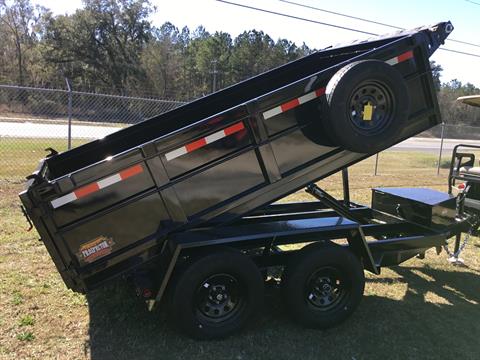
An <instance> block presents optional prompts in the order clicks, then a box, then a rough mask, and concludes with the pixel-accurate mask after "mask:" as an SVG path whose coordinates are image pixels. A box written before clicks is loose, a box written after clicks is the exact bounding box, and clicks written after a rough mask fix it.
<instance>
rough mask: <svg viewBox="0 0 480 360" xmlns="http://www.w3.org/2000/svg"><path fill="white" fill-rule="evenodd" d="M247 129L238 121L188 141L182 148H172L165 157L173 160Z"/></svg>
mask: <svg viewBox="0 0 480 360" xmlns="http://www.w3.org/2000/svg"><path fill="white" fill-rule="evenodd" d="M243 129H245V125H243V122H241V121H240V122H238V123H236V124H233V125H231V126H229V127H227V128H225V129H223V130H220V131H217V132H215V133H213V134H210V135H208V136H205V137H203V138H200V139H197V140H195V141H192V142H191V143H188V144H186V145H184V146H182V147H181V148H178V149H175V150H172V151H170V152H168V153H166V154H165V157H166V158H167V161H171V160H173V159H176V158H178V157H180V156H182V155H185V154H188V153H191V152H192V151H195V150H197V149H200V148H202V147H204V146H205V145H208V144H211V143H213V142H215V141H218V140H220V139H223V138H225V137H227V136H230V135H232V134H235V133H237V132H239V131H242V130H243Z"/></svg>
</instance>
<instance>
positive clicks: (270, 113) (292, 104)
mask: <svg viewBox="0 0 480 360" xmlns="http://www.w3.org/2000/svg"><path fill="white" fill-rule="evenodd" d="M412 58H413V51H412V50H409V51H406V52H404V53H403V54H400V55H398V56H395V57H394V58H391V59H390V60H387V61H385V62H386V63H387V64H388V65H396V64H399V63H401V62H403V61H406V60H409V59H412ZM323 94H325V88H320V89H317V90H315V91H312V92H309V93H308V94H305V95H302V96H300V97H299V98H296V99H293V100H290V101H287V102H286V103H283V104H281V105H280V106H276V107H274V108H272V109H270V110H267V111H265V112H264V113H263V118H264V119H265V120H267V119H270V118H272V117H274V116H277V115H278V114H281V113H284V112H286V111H288V110H291V109H294V108H296V107H297V106H299V105H302V104H305V103H306V102H308V101H312V100H313V99H316V98H317V97H319V96H322V95H323Z"/></svg>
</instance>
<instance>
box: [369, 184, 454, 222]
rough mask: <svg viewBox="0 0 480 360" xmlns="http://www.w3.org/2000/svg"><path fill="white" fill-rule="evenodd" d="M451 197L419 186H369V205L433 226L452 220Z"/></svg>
mask: <svg viewBox="0 0 480 360" xmlns="http://www.w3.org/2000/svg"><path fill="white" fill-rule="evenodd" d="M455 199H456V198H455V196H453V195H449V194H446V193H443V192H440V191H436V190H432V189H423V188H375V189H372V208H373V209H375V210H378V211H382V212H386V213H388V214H391V215H394V216H398V217H400V218H402V219H405V220H407V221H411V222H414V223H417V224H419V225H423V226H427V227H431V228H436V227H444V226H445V225H450V224H452V223H453V222H454V221H455V213H456V210H455V206H456V200H455Z"/></svg>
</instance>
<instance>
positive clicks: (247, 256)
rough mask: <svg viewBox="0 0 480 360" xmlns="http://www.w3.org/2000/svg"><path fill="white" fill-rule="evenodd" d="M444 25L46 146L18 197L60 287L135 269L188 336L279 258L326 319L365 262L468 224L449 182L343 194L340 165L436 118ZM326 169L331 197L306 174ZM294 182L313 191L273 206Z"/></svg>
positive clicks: (309, 310) (360, 282) (413, 250)
mask: <svg viewBox="0 0 480 360" xmlns="http://www.w3.org/2000/svg"><path fill="white" fill-rule="evenodd" d="M452 30H453V27H452V25H451V24H450V23H449V22H443V23H439V24H436V25H434V26H430V27H424V28H418V29H414V30H411V31H404V32H399V33H395V34H390V35H387V36H383V37H377V38H374V39H370V40H368V41H361V42H354V43H352V44H349V45H344V46H336V47H332V48H329V49H326V50H323V51H319V52H316V53H314V54H312V55H309V56H306V57H304V58H302V59H299V60H297V61H293V62H291V63H288V64H286V65H284V66H281V67H279V68H276V69H274V70H271V71H269V72H266V73H264V74H261V75H259V76H256V77H254V78H251V79H249V80H246V81H244V82H241V83H239V84H236V85H234V86H231V87H229V88H226V89H224V90H221V91H219V92H216V93H214V94H211V95H209V96H205V97H203V98H201V99H198V100H196V101H193V102H191V103H188V104H186V105H184V106H182V107H179V108H177V109H175V110H172V111H170V112H167V113H164V114H161V115H159V116H157V117H154V118H152V119H149V120H147V121H144V122H142V123H140V124H137V125H134V126H131V127H128V128H126V129H122V130H120V131H118V132H116V133H114V134H111V135H109V136H107V137H105V138H103V139H100V140H96V141H93V142H90V143H88V144H85V145H82V146H80V147H77V148H75V149H73V150H69V151H66V152H64V153H61V154H58V153H56V152H55V151H54V150H52V149H51V150H50V154H49V155H48V156H47V157H46V158H45V159H43V160H42V161H41V162H40V164H39V167H38V168H37V170H36V171H35V172H34V173H33V174H31V175H30V176H28V182H27V188H26V190H25V191H24V192H22V193H21V194H20V198H21V201H22V203H23V206H24V211H25V214H26V216H27V219H31V221H32V222H33V225H34V226H35V227H36V229H37V231H38V233H39V234H40V236H41V239H42V240H43V242H44V244H45V246H46V247H47V249H48V251H49V253H50V255H51V257H52V259H53V261H54V262H55V265H56V266H57V268H58V271H59V272H60V274H61V276H62V277H63V280H64V281H65V283H66V285H67V286H68V287H69V288H71V289H73V290H74V291H78V292H83V293H84V292H88V291H90V290H92V289H94V288H96V287H98V286H101V285H102V284H103V283H105V282H106V281H108V280H110V279H112V278H114V277H116V276H118V275H120V274H133V275H134V277H135V279H136V280H137V283H138V284H140V285H139V287H140V288H141V294H142V295H143V296H144V297H145V298H146V300H147V303H148V305H149V307H150V308H151V309H152V308H153V307H154V305H155V304H156V303H158V302H159V301H160V300H161V299H163V300H164V301H168V305H167V306H169V308H168V313H169V315H171V316H170V317H171V318H172V319H174V320H173V322H174V323H175V324H176V325H178V326H179V327H180V328H181V329H182V330H184V331H185V332H187V333H188V334H190V335H191V336H194V337H197V338H217V337H222V336H226V335H228V334H230V333H232V332H234V331H236V330H238V329H239V328H241V327H242V326H243V325H245V323H246V322H247V320H248V319H250V318H251V317H252V316H253V315H254V313H255V312H256V311H257V310H258V309H259V308H260V304H261V303H262V298H263V287H264V279H265V277H266V276H268V270H269V269H272V268H278V267H280V268H281V269H283V275H282V288H283V289H284V294H285V301H286V302H287V303H288V304H289V306H288V308H289V309H291V311H292V313H293V315H294V317H295V318H296V319H297V320H299V321H300V322H302V323H305V324H307V325H309V326H315V327H320V328H322V327H329V326H333V325H335V324H336V323H338V322H340V321H342V320H343V319H345V318H347V317H348V315H349V314H351V312H353V310H354V309H355V308H356V306H357V304H358V303H359V301H360V298H361V297H362V294H363V288H364V275H363V270H364V269H366V270H369V271H371V272H374V273H379V271H380V268H381V267H382V266H388V265H393V264H399V263H401V262H402V261H404V260H407V259H409V258H411V257H413V256H416V255H419V254H423V253H424V252H425V250H427V249H429V248H431V247H440V246H441V245H444V244H445V243H446V240H447V239H449V238H450V237H452V236H455V235H456V234H460V233H461V232H462V231H467V230H468V229H469V227H470V225H471V223H472V222H473V220H472V217H471V216H469V215H468V214H465V213H462V214H457V212H458V211H457V205H456V198H455V197H454V196H453V195H449V194H443V193H438V192H434V191H431V190H428V189H424V190H416V191H413V190H408V189H407V190H406V189H374V190H373V201H372V206H371V207H366V206H361V205H358V204H354V203H353V202H351V201H350V200H349V193H348V176H347V171H346V169H347V168H348V167H349V166H350V165H352V164H355V163H357V162H359V161H361V160H363V159H365V158H367V157H368V156H370V155H371V154H374V153H376V152H379V151H381V150H384V149H386V148H388V147H390V146H391V145H393V144H395V143H398V142H400V141H402V140H405V139H407V138H409V137H411V136H413V135H416V134H418V133H420V132H422V131H424V130H426V129H428V128H430V127H432V126H434V125H436V124H438V123H440V116H439V109H438V104H437V100H436V94H435V89H434V85H433V80H432V74H431V69H430V65H429V57H430V55H432V53H433V52H434V51H435V50H436V49H437V48H438V47H439V46H440V45H441V44H443V42H444V40H445V39H446V37H447V36H448V34H449V33H450V32H451V31H452ZM338 171H343V175H344V176H343V180H344V185H345V186H344V199H343V200H336V199H334V198H332V197H331V196H330V195H329V194H327V193H326V192H325V191H323V190H322V189H320V188H318V187H317V186H315V185H314V184H313V183H314V182H315V181H317V180H319V179H322V178H325V177H327V176H329V175H331V174H333V173H336V172H338ZM304 187H307V191H308V192H309V193H310V194H312V196H314V197H315V198H316V199H317V201H312V202H307V203H292V204H276V203H275V202H276V200H278V199H280V198H283V197H285V196H287V195H288V194H291V193H293V192H295V191H297V190H299V189H301V188H304ZM337 240H338V241H337ZM295 244H297V245H296V246H293V245H295ZM284 245H289V246H287V247H285V246H284ZM302 245H303V246H302ZM305 245H306V246H305ZM164 294H167V295H168V296H163V295H164Z"/></svg>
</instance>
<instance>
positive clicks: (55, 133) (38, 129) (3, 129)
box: [0, 121, 119, 139]
mask: <svg viewBox="0 0 480 360" xmlns="http://www.w3.org/2000/svg"><path fill="white" fill-rule="evenodd" d="M118 129H119V128H118V127H113V126H97V125H77V124H75V125H73V126H72V138H74V139H100V138H103V137H105V136H107V135H108V134H111V133H113V132H115V131H117V130H118ZM0 136H6V137H22V138H60V139H61V138H66V137H67V136H68V126H67V124H38V123H32V122H3V121H0Z"/></svg>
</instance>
